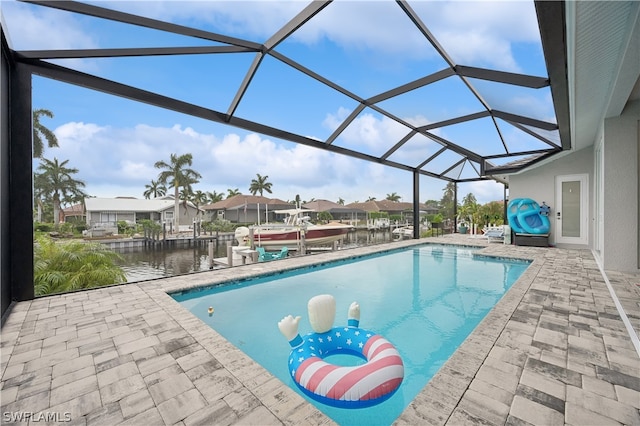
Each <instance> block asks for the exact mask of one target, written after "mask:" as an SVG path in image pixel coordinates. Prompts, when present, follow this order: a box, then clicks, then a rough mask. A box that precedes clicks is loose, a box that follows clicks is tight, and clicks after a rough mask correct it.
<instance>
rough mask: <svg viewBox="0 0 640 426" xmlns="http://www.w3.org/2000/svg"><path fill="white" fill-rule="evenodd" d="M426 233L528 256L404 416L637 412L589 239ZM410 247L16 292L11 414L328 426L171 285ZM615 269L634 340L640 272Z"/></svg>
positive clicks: (1, 364)
mask: <svg viewBox="0 0 640 426" xmlns="http://www.w3.org/2000/svg"><path fill="white" fill-rule="evenodd" d="M430 241H434V242H442V243H462V244H474V245H486V246H487V247H486V248H484V249H483V252H484V253H486V254H490V255H497V256H504V257H520V258H528V259H532V260H533V263H532V264H531V266H530V267H529V268H528V269H527V271H526V272H525V273H524V274H523V275H522V277H521V278H520V279H519V280H518V281H517V282H516V283H515V284H514V285H513V287H512V288H511V289H510V290H509V291H508V292H507V294H505V296H504V297H503V298H502V300H501V301H500V302H499V303H498V305H496V307H495V308H494V309H493V310H492V311H491V312H490V313H489V315H488V316H487V317H486V318H485V319H484V321H483V322H482V323H481V324H480V325H479V326H478V327H477V328H476V330H474V332H473V333H472V335H471V336H469V338H468V339H467V340H466V341H465V342H464V343H463V344H462V345H461V346H460V348H459V349H458V350H457V351H456V352H455V353H454V355H453V356H452V357H451V358H450V359H449V361H448V362H447V363H446V364H445V365H444V366H443V367H442V368H441V369H440V371H439V372H438V373H437V374H436V376H434V378H433V379H432V380H431V381H430V382H429V383H428V384H427V386H426V387H425V388H424V389H423V391H422V392H421V393H420V394H419V395H418V396H417V397H416V398H415V400H414V401H413V402H412V403H411V404H410V405H409V406H408V407H407V409H406V410H405V411H404V412H403V414H402V415H401V416H400V417H399V419H398V420H397V421H396V423H397V424H462V423H464V424H468V423H472V424H511V425H526V424H559V425H560V424H571V425H586V424H640V357H639V354H638V352H637V351H636V348H635V347H634V345H633V343H632V341H631V338H630V335H629V333H628V330H627V328H626V327H625V324H624V322H623V320H622V319H621V317H620V315H619V313H618V310H617V308H616V306H615V303H614V300H613V298H612V297H611V295H610V293H609V290H608V287H607V283H606V282H605V280H604V278H603V276H602V274H601V273H600V270H599V269H598V265H597V263H596V261H595V260H594V258H593V256H592V254H591V252H590V251H587V250H565V249H556V248H537V247H515V246H505V245H502V244H496V243H492V244H489V245H487V242H486V240H484V239H479V238H472V237H469V236H461V235H454V236H445V237H440V238H434V239H425V240H421V242H430ZM415 243H416V242H415V241H403V242H398V243H393V244H385V245H379V246H370V247H363V248H358V249H351V250H342V251H336V252H330V253H322V254H318V255H314V256H306V257H300V258H290V259H287V260H285V261H278V262H270V263H260V264H254V265H247V266H243V267H237V268H232V269H227V270H216V271H211V272H203V273H197V274H191V275H187V276H180V277H173V278H168V279H162V280H154V281H148V282H142V283H132V284H127V285H120V286H113V287H108V288H102V289H96V290H90V291H83V292H77V293H70V294H64V295H58V296H50V297H44V298H39V299H36V300H33V301H29V302H21V303H17V304H15V306H14V307H13V309H12V311H11V313H10V315H9V316H8V318H7V319H6V320H5V322H4V324H3V326H2V335H1V339H2V342H1V346H0V348H1V350H2V352H1V356H0V371H1V372H2V378H1V393H0V398H1V401H0V403H1V406H2V423H11V422H14V421H16V420H17V422H16V423H18V424H31V425H35V424H48V423H50V424H56V421H60V422H65V424H74V425H76V424H80V425H93V424H105V425H117V424H124V425H155V424H167V425H173V424H179V425H196V424H216V425H218V424H221V425H226V424H245V425H252V424H256V425H257V424H259V425H270V424H274V425H279V424H295V425H298V424H313V425H316V424H331V423H333V422H332V421H331V420H330V419H329V418H327V417H326V416H324V415H323V414H322V413H321V412H320V411H318V410H317V409H316V408H315V407H314V406H313V405H311V404H308V403H307V402H306V401H305V400H304V399H303V398H302V397H300V396H299V395H298V394H297V393H296V392H294V391H293V390H291V389H290V388H289V387H288V386H286V385H285V384H283V383H282V382H281V381H280V380H278V379H276V378H275V377H273V376H272V375H271V374H270V373H268V372H267V371H266V370H264V369H263V368H262V367H261V366H260V365H258V364H256V363H255V362H253V361H252V360H251V359H250V358H249V357H247V356H246V355H244V353H242V352H241V351H240V350H239V349H237V348H235V347H234V346H233V345H231V344H230V343H228V342H227V341H226V340H225V339H224V338H222V337H221V336H220V335H219V334H218V333H216V332H215V331H214V330H212V329H211V328H209V327H208V326H207V325H205V324H204V323H202V322H201V321H200V320H198V319H197V318H195V317H194V316H193V315H191V313H189V312H188V311H186V310H184V309H183V308H182V307H181V306H180V305H179V304H178V303H177V302H175V301H174V300H173V299H172V298H171V297H169V296H168V295H167V294H166V292H167V291H174V290H179V289H185V288H191V287H197V286H202V285H205V284H210V283H213V282H223V281H227V280H229V279H237V278H239V277H246V276H251V275H255V274H260V273H263V272H268V271H273V270H277V269H282V268H290V267H291V268H292V267H298V266H302V265H308V264H311V263H317V262H325V261H328V260H332V259H337V258H344V257H348V256H352V255H356V254H358V255H360V254H364V253H369V252H374V251H380V250H384V249H389V248H395V247H398V246H401V245H405V246H408V245H412V244H415ZM607 276H608V280H609V282H610V284H611V286H612V287H613V288H614V289H615V293H616V294H617V297H618V299H619V302H620V305H621V306H622V307H623V308H624V311H625V312H626V316H627V318H628V320H629V322H630V324H631V325H632V327H633V328H634V329H635V332H636V337H637V332H638V330H640V276H638V275H635V276H634V275H630V274H622V273H617V272H611V273H608V274H607ZM29 415H30V416H32V417H33V418H32V419H31V422H29V421H28V419H27V418H26V417H27V416H29ZM45 416H53V417H52V418H51V417H50V418H49V420H54V421H50V422H45V421H44V420H45V418H44V417H45ZM38 420H40V421H38Z"/></svg>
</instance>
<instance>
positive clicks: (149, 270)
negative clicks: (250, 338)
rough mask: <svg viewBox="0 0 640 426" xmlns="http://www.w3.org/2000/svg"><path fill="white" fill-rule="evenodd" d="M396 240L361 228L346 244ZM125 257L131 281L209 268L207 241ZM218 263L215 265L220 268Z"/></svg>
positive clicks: (132, 251) (218, 249)
mask: <svg viewBox="0 0 640 426" xmlns="http://www.w3.org/2000/svg"><path fill="white" fill-rule="evenodd" d="M391 240H392V236H391V232H389V231H386V232H382V231H377V232H369V231H366V230H358V231H355V232H350V233H349V234H347V236H346V237H345V240H344V244H343V247H344V248H352V247H360V246H365V245H369V244H380V243H383V242H389V241H391ZM116 251H117V252H118V254H120V256H121V257H122V260H121V261H120V262H118V265H119V266H120V267H121V268H122V269H123V270H124V272H125V275H126V276H127V282H136V281H145V280H150V279H154V278H166V277H171V276H174V275H183V274H189V273H192V272H199V271H207V270H209V252H208V248H207V245H206V244H201V245H198V246H191V247H162V246H156V247H137V248H127V249H119V250H116ZM214 257H216V258H220V257H227V245H226V243H224V242H220V243H219V244H217V245H216V246H215V250H214ZM220 267H221V266H215V267H214V268H220Z"/></svg>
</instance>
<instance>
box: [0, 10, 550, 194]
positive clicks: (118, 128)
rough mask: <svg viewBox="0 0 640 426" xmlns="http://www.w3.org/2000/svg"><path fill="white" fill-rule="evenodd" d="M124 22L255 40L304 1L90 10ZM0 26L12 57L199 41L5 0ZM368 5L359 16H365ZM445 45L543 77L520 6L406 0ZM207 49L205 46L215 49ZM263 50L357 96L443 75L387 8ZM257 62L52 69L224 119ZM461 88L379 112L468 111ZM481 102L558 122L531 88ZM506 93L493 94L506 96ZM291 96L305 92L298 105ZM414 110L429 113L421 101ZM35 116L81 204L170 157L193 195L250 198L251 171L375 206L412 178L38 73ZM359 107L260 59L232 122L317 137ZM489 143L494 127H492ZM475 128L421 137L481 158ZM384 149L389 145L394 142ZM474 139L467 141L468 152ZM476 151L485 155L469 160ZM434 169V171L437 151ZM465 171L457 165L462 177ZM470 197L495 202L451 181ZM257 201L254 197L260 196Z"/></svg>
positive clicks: (148, 174)
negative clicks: (163, 23) (124, 16)
mask: <svg viewBox="0 0 640 426" xmlns="http://www.w3.org/2000/svg"><path fill="white" fill-rule="evenodd" d="M91 3H92V4H96V5H100V6H105V7H111V8H115V9H118V10H122V11H126V12H129V13H134V14H140V15H143V16H147V17H152V18H156V19H163V20H168V21H170V22H173V23H177V24H182V25H188V26H194V27H197V28H200V29H204V30H208V31H212V32H217V33H221V34H225V35H230V36H234V37H238V38H242V39H247V40H252V41H257V42H260V43H262V42H264V41H265V40H267V39H268V38H269V37H270V36H271V35H272V34H273V33H274V32H276V31H277V30H278V29H279V28H280V27H281V26H282V25H283V24H285V23H286V22H287V21H288V20H289V19H291V18H292V17H293V16H295V14H297V13H298V12H299V11H300V10H302V9H303V8H304V7H305V6H306V4H307V3H306V2H301V1H290V2H273V1H257V2H252V3H249V2H221V1H197V2H178V1H170V2H151V1H137V2H120V1H115V2H91ZM0 5H1V6H2V15H3V21H4V23H5V24H6V25H7V27H8V33H9V39H10V40H9V41H10V43H11V45H12V47H13V48H14V49H16V50H30V49H69V48H75V49H78V48H98V47H100V48H114V47H139V46H149V47H159V46H165V45H172V46H195V45H208V44H209V45H210V44H212V43H211V42H205V41H203V40H196V39H193V38H185V37H182V36H176V35H173V34H167V33H162V32H158V31H154V30H149V29H144V28H136V27H132V26H128V25H124V24H116V23H110V22H104V21H102V20H98V19H94V18H90V17H83V16H79V15H75V14H70V13H67V12H62V11H56V10H53V9H48V8H43V7H35V6H32V5H28V4H23V3H16V2H14V1H2V2H0ZM363 5H365V6H366V7H363ZM411 6H412V7H413V8H414V9H415V10H416V12H417V13H418V14H419V15H420V17H421V19H422V20H423V21H424V22H425V23H426V24H427V26H429V28H430V30H431V31H432V32H433V34H434V36H435V37H436V38H437V39H438V41H439V42H440V43H441V45H442V46H443V47H444V48H445V50H446V51H447V52H448V53H449V54H450V55H451V57H452V58H453V59H454V61H456V62H457V63H459V64H463V65H469V66H476V67H485V68H491V69H498V70H504V71H510V72H516V73H524V74H532V75H537V76H543V77H546V71H545V68H544V59H543V57H542V50H541V47H540V40H539V34H538V30H537V22H536V17H535V11H534V7H533V3H532V2H528V1H527V2H524V1H516V2H440V1H436V2H423V1H419V2H413V3H411ZM214 44H215V43H214ZM276 50H277V51H278V52H281V53H282V54H284V55H286V56H288V57H290V58H292V59H293V60H295V61H297V62H299V63H300V64H302V65H304V66H306V67H308V68H309V69H312V70H313V71H315V72H317V73H318V74H320V75H323V76H325V77H328V78H330V79H332V80H334V81H335V82H337V83H338V84H340V85H341V86H342V87H344V88H346V89H347V90H349V91H352V92H354V93H356V94H358V95H360V96H363V97H369V96H373V95H375V94H378V93H381V92H384V91H386V90H389V89H391V88H393V87H395V86H397V85H400V84H403V83H407V82H410V81H412V80H415V79H417V78H419V77H422V76H425V75H428V74H431V73H433V72H436V71H438V70H441V69H443V68H445V66H446V64H445V63H444V61H443V60H442V58H440V57H439V56H437V55H436V54H435V52H434V50H433V48H432V47H431V46H430V45H428V44H427V43H426V42H425V40H424V38H423V37H422V36H421V34H420V33H419V32H418V31H417V30H416V29H415V28H413V27H412V26H410V25H407V18H406V16H405V15H404V14H403V13H401V10H400V9H399V8H398V7H397V5H396V4H395V2H389V1H370V2H366V3H365V2H362V1H336V2H334V3H332V4H331V5H330V6H329V7H327V8H326V9H325V10H323V11H322V12H321V13H320V14H318V15H317V16H316V17H314V18H313V20H312V21H311V22H309V23H308V24H307V25H305V26H304V27H303V28H302V29H300V30H299V31H297V32H296V33H295V35H294V36H293V37H291V38H290V39H288V40H286V41H285V42H283V43H282V44H281V45H279V46H277V48H276ZM253 58H254V54H252V53H235V54H226V55H212V56H197V55H192V56H188V57H183V58H182V59H181V60H180V61H177V60H176V59H175V58H171V57H152V58H148V57H147V58H144V59H140V58H109V59H106V58H105V59H86V60H85V59H83V60H60V61H56V63H58V64H60V65H63V66H67V67H70V68H74V69H77V70H80V71H85V72H90V73H93V74H95V75H98V76H101V77H104V78H108V79H112V80H115V81H118V82H122V83H124V84H130V85H134V86H137V87H140V88H142V89H145V90H150V91H154V92H157V93H160V94H163V95H167V96H172V97H175V98H178V99H180V100H184V101H187V102H191V103H196V104H201V105H203V106H206V107H209V108H212V109H214V110H218V111H222V112H226V111H227V109H228V108H229V104H230V103H231V101H232V100H233V97H234V95H235V91H236V89H237V87H238V85H239V84H240V82H241V81H242V79H243V78H244V76H245V74H246V71H247V68H248V67H249V65H250V64H251V62H252V60H253ZM461 84H462V83H461V82H460V80H459V79H446V80H443V81H441V82H439V83H436V84H434V85H430V86H426V87H423V88H421V89H418V90H416V91H414V92H410V93H407V94H405V95H404V96H402V97H401V98H400V97H399V98H397V99H390V100H387V101H385V102H384V103H383V104H384V106H385V107H388V108H389V110H391V111H392V112H393V113H394V114H396V115H398V116H400V117H402V119H404V120H406V121H408V122H410V123H412V124H416V125H423V124H428V123H431V122H437V121H441V120H445V119H448V118H452V117H454V116H457V115H461V114H468V113H473V112H478V111H479V110H480V108H479V106H478V105H479V104H478V101H477V100H475V99H474V98H472V97H470V96H469V94H468V93H466V92H464V91H463V90H461V89H463V88H462V87H460V86H461ZM474 84H477V88H478V91H479V92H480V93H481V95H482V96H483V98H484V99H485V100H486V101H487V102H489V103H490V104H491V105H492V106H493V107H494V108H496V109H502V110H505V111H509V112H514V113H520V114H526V115H530V116H533V117H535V118H539V119H542V120H547V121H555V119H554V116H553V110H552V108H551V106H550V105H551V102H550V98H551V96H550V93H549V91H548V90H546V89H544V90H538V91H535V93H534V91H532V90H531V89H522V88H517V87H513V86H509V87H504V86H505V85H501V84H498V83H491V82H479V81H475V82H474ZM505 92H508V93H509V96H507V97H505V96H504V93H505ZM300 94H302V96H300ZM425 99H427V100H429V102H425ZM33 106H34V108H46V109H49V110H51V111H52V112H53V113H54V114H55V117H54V118H53V119H44V120H43V123H44V124H45V125H47V126H48V127H49V128H51V129H53V130H54V131H55V133H56V135H57V137H58V139H59V142H60V147H59V148H53V149H47V150H46V151H45V157H46V158H53V157H56V158H58V159H59V160H66V159H68V160H69V164H70V165H71V166H73V167H76V168H78V169H79V170H80V173H79V174H78V177H79V178H80V179H82V180H84V181H85V182H86V184H87V187H86V191H87V192H88V193H89V194H90V195H94V196H103V197H114V196H135V197H139V198H142V193H143V191H144V186H145V184H147V183H149V182H150V181H151V179H156V178H157V175H158V170H157V169H155V168H154V167H153V164H154V163H155V162H156V161H158V160H164V161H168V159H169V155H170V154H171V153H177V154H183V153H187V152H189V153H192V154H193V156H194V164H193V168H194V169H195V170H197V171H199V172H200V173H201V174H202V180H201V182H200V183H198V184H196V185H194V189H196V190H197V189H200V190H203V191H217V192H225V193H226V191H227V189H229V188H231V189H235V188H237V189H239V190H240V191H241V192H243V193H248V188H249V184H250V182H251V179H253V178H255V176H256V173H259V174H261V175H263V176H264V175H268V176H269V181H270V182H272V184H273V194H272V196H274V197H278V198H281V199H284V200H289V199H293V198H294V197H295V195H296V194H300V196H301V197H302V198H303V199H306V200H308V199H311V198H316V199H329V200H332V201H337V200H338V199H339V198H342V199H344V200H345V201H346V202H347V203H349V202H353V201H365V200H366V199H367V198H368V197H376V198H378V199H383V198H385V197H386V195H387V194H390V193H393V192H395V193H397V194H399V195H400V196H401V197H402V199H403V200H404V201H410V200H411V196H412V176H411V174H410V173H409V172H405V171H401V170H396V169H393V168H389V167H385V166H382V165H379V164H374V163H368V162H365V161H361V160H356V159H354V158H350V157H345V156H340V155H336V154H332V153H329V152H326V151H322V150H317V149H313V148H310V147H306V146H302V145H296V144H292V143H289V142H285V141H282V140H278V139H275V138H272V137H267V136H264V135H259V134H255V133H250V132H246V131H244V130H242V129H237V128H233V127H229V126H223V125H219V124H216V123H211V122H207V121H205V120H201V119H197V118H194V117H190V116H186V115H182V114H178V113H174V112H171V111H166V110H162V109H159V108H155V107H152V106H148V105H144V104H139V103H135V102H132V101H129V100H126V99H121V98H117V97H113V96H110V95H107V94H103V93H98V92H94V91H91V90H88V89H83V88H80V87H74V86H70V85H67V84H64V83H60V82H56V81H52V80H49V79H45V78H42V77H34V79H33ZM356 106H357V105H356V102H355V101H354V100H352V99H350V98H349V97H347V96H344V95H342V94H339V93H337V92H334V91H333V90H330V89H329V88H327V87H326V86H324V85H322V84H320V83H317V82H313V83H312V84H309V81H308V80H307V79H306V78H304V79H303V78H302V76H301V75H300V74H299V73H296V72H293V71H291V70H290V69H287V68H286V67H284V66H283V64H282V63H280V62H279V61H277V60H275V59H273V58H271V57H267V58H266V59H265V60H264V61H263V62H262V64H261V67H260V71H259V74H258V75H257V76H256V77H255V78H254V79H253V80H252V82H251V85H250V86H249V89H248V91H247V93H246V95H245V97H244V99H243V101H242V102H241V103H240V106H239V107H238V109H237V111H236V115H237V116H239V117H242V118H246V119H249V120H253V121H258V122H263V123H265V124H267V125H270V126H275V127H282V128H284V129H285V130H287V131H291V132H294V133H298V134H301V135H304V136H309V137H312V138H317V139H320V140H324V139H326V138H327V137H328V136H329V135H331V134H332V132H333V131H334V130H335V129H336V127H337V126H338V125H339V124H340V122H341V121H342V120H343V119H344V118H345V117H346V116H348V115H349V114H350V113H351V111H353V109H354V108H355V107H356ZM399 127H400V126H398V124H397V123H395V122H394V121H392V120H390V119H388V118H386V117H383V116H382V115H380V114H378V113H377V112H375V111H374V110H371V109H366V110H365V111H364V112H363V113H362V114H360V115H359V116H358V118H357V119H356V120H355V122H354V123H353V124H351V125H350V126H349V127H348V128H347V129H346V130H345V132H343V133H342V134H341V135H340V137H339V138H338V139H337V140H336V141H335V142H334V144H336V145H337V146H342V147H346V148H352V149H359V150H363V151H364V152H368V153H371V154H374V155H379V154H381V153H383V152H385V151H386V149H388V147H389V141H394V142H393V143H395V141H397V140H399V139H400V138H402V137H403V136H404V134H405V133H403V130H402V129H401V128H399ZM493 131H494V132H495V130H493ZM483 132H491V126H487V122H486V121H485V122H483V121H481V120H477V121H474V122H470V123H465V124H462V125H457V126H450V127H446V128H441V129H438V130H437V131H435V132H434V133H436V134H438V135H440V136H442V137H446V138H455V139H456V140H460V141H462V142H463V143H464V144H465V146H468V147H470V148H473V149H479V150H480V153H481V154H491V153H494V152H495V151H496V150H498V151H499V150H500V149H501V147H500V146H493V145H492V142H490V138H483V137H480V138H479V137H478V135H482V134H483ZM504 133H505V138H506V139H507V140H508V143H509V145H510V147H514V148H517V147H521V146H528V147H532V148H539V147H542V146H540V145H541V143H540V142H538V141H537V140H535V139H533V138H530V137H528V136H526V135H525V134H524V133H523V132H520V131H514V130H513V129H510V130H507V131H505V132H504ZM393 143H391V145H393ZM474 144H476V145H475V146H474ZM437 149H439V145H437V144H435V143H431V144H425V143H423V142H420V141H417V140H416V141H410V142H409V143H407V144H406V146H405V147H403V148H402V149H400V150H398V151H397V152H396V153H394V154H393V156H392V157H391V159H392V160H398V161H411V159H413V158H418V159H423V158H426V156H428V155H430V154H431V153H433V152H435V151H436V150H437ZM482 150H485V151H486V152H482ZM438 161H442V164H441V165H440V164H434V167H435V168H436V169H437V168H438V167H440V169H441V170H444V169H445V168H446V167H447V161H455V158H449V159H447V158H446V156H445V157H444V158H442V159H439V160H438ZM36 165H37V162H34V167H35V166H36ZM461 173H462V175H463V176H464V175H465V173H469V168H468V167H467V170H465V171H462V172H461ZM445 185H446V182H445V181H440V180H437V179H431V178H426V177H422V178H421V182H420V196H421V200H423V201H424V200H427V199H438V200H439V199H440V198H441V197H442V189H443V188H444V187H445ZM468 192H473V193H474V195H475V196H476V198H477V199H478V201H479V202H481V203H484V202H488V201H493V200H499V199H502V195H503V187H502V185H500V184H497V183H494V182H489V181H485V182H474V183H467V184H461V185H460V189H459V194H460V197H462V195H464V194H467V193H468ZM265 195H266V194H265Z"/></svg>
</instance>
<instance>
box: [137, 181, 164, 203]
mask: <svg viewBox="0 0 640 426" xmlns="http://www.w3.org/2000/svg"><path fill="white" fill-rule="evenodd" d="M144 187H145V189H146V191H144V193H143V194H142V195H143V196H144V198H146V199H147V200H148V199H149V198H151V196H153V198H158V197H163V196H164V195H165V194H166V193H167V187H166V186H164V185H163V184H161V183H160V182H158V181H155V180H153V179H151V183H148V184H146V185H145V186H144Z"/></svg>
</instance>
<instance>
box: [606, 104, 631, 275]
mask: <svg viewBox="0 0 640 426" xmlns="http://www.w3.org/2000/svg"><path fill="white" fill-rule="evenodd" d="M639 123H640V101H635V102H629V103H628V104H627V106H626V107H625V109H624V110H623V112H622V114H621V115H620V116H619V117H614V118H608V119H606V120H605V122H604V145H603V156H604V167H603V175H604V188H603V189H604V191H603V192H604V198H603V203H604V224H603V226H604V232H603V251H602V254H601V260H602V262H603V266H604V268H605V269H612V270H618V271H627V272H637V271H639V270H640V269H639V268H640V265H638V262H639V259H638V241H639V240H640V230H639V224H638V222H639V219H638V215H639V213H640V212H639V210H638V196H639V188H638V185H639V183H638V174H639V169H638V162H639V161H640V160H639V155H640V154H639V147H638V145H639V144H640V140H639V138H640V136H639V133H640V128H639V127H640V124H639Z"/></svg>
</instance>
